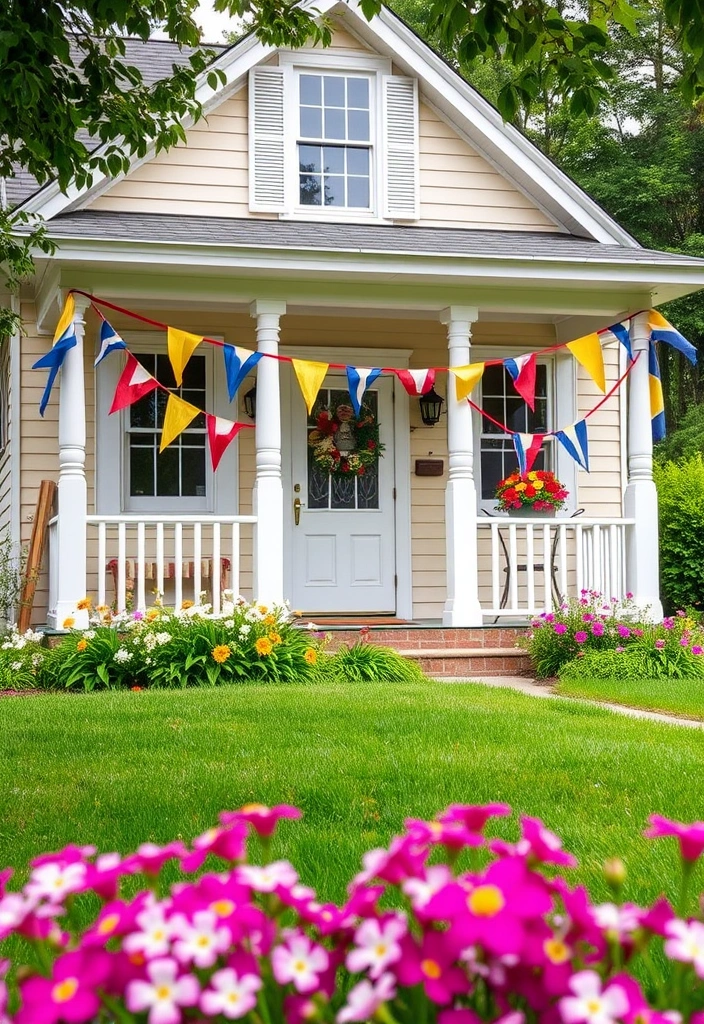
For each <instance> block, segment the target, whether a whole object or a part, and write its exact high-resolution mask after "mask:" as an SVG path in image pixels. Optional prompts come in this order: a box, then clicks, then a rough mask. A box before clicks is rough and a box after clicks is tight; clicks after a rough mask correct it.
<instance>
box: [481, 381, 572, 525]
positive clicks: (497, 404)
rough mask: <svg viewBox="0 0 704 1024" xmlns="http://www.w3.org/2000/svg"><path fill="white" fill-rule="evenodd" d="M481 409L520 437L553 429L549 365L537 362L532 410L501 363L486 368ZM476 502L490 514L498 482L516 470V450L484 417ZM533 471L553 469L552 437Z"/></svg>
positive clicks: (545, 444) (553, 440)
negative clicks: (478, 493)
mask: <svg viewBox="0 0 704 1024" xmlns="http://www.w3.org/2000/svg"><path fill="white" fill-rule="evenodd" d="M479 404H480V405H481V408H482V409H484V410H485V411H486V412H487V413H489V415H490V416H492V417H493V418H494V419H495V420H497V421H498V422H499V423H503V424H504V425H505V426H507V427H509V428H510V429H511V430H515V431H517V432H520V433H522V434H542V433H543V432H544V431H546V430H552V429H554V427H553V423H554V404H555V400H554V382H553V366H552V363H548V362H542V363H538V365H537V367H536V382H535V410H534V411H533V410H531V409H530V408H529V406H528V405H527V404H526V403H525V402H524V401H523V399H522V398H521V396H520V395H519V394H518V393H517V392H516V389H515V388H514V386H513V380H512V378H511V376H510V375H509V373H508V371H507V370H506V369H505V368H504V366H503V365H502V364H498V365H494V366H487V367H486V368H485V369H484V374H483V376H482V382H481V401H480V402H479ZM479 462H480V465H479V482H480V503H481V505H482V507H483V508H486V509H487V510H489V511H491V509H492V508H493V506H494V504H495V502H496V499H495V494H496V488H497V486H498V484H499V481H500V480H503V479H504V477H506V476H508V475H509V474H510V473H513V472H514V471H515V469H516V449H515V447H514V444H513V440H512V437H511V435H510V434H507V433H506V432H505V431H503V430H502V429H501V428H500V427H498V426H497V425H496V424H495V423H492V422H491V421H490V420H488V419H487V418H486V417H485V416H482V417H481V433H480V439H479ZM533 468H534V469H549V470H553V471H554V470H555V469H556V466H555V438H554V437H546V438H545V440H544V441H543V446H542V448H541V451H540V454H539V455H538V458H537V459H536V462H535V465H534V467H533Z"/></svg>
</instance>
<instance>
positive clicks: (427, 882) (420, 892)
mask: <svg viewBox="0 0 704 1024" xmlns="http://www.w3.org/2000/svg"><path fill="white" fill-rule="evenodd" d="M451 881H452V872H451V871H450V869H449V868H448V867H447V865H446V864H433V865H432V866H431V867H429V868H426V869H425V878H407V879H406V881H405V882H403V884H402V885H401V888H402V889H403V891H404V892H405V894H406V896H408V898H409V899H410V901H411V903H412V905H413V909H414V910H422V908H423V907H427V905H428V904H429V903H430V901H431V899H432V898H433V896H434V895H435V894H436V893H437V892H440V890H441V889H443V888H444V887H445V886H446V885H448V884H449V883H450V882H451Z"/></svg>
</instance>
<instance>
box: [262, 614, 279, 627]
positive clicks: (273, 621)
mask: <svg viewBox="0 0 704 1024" xmlns="http://www.w3.org/2000/svg"><path fill="white" fill-rule="evenodd" d="M275 624H276V616H275V615H267V617H266V618H265V619H264V625H265V626H273V625H275Z"/></svg>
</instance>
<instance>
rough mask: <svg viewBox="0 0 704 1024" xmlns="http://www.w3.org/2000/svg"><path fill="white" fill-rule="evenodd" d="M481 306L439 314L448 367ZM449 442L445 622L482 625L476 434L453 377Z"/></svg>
mask: <svg viewBox="0 0 704 1024" xmlns="http://www.w3.org/2000/svg"><path fill="white" fill-rule="evenodd" d="M478 315H479V311H478V310H477V309H476V308H475V307H473V306H449V307H448V308H447V309H444V310H443V311H442V313H441V314H440V320H441V322H442V323H444V324H447V338H448V350H449V362H448V365H449V366H466V365H467V363H469V361H470V340H471V337H472V333H471V325H472V324H473V323H474V321H475V320H476V319H477V317H478ZM447 447H448V453H449V472H448V481H447V487H446V488H445V531H446V534H445V536H446V539H445V551H446V568H447V599H446V601H445V608H444V611H443V616H442V621H443V625H445V626H481V624H482V610H481V607H480V605H479V587H478V575H477V490H476V487H475V484H474V439H473V436H472V410H471V408H470V406H469V403H468V402H467V401H466V400H465V399H462V401H459V402H458V401H457V396H456V393H455V378H454V377H453V375H452V374H448V381H447Z"/></svg>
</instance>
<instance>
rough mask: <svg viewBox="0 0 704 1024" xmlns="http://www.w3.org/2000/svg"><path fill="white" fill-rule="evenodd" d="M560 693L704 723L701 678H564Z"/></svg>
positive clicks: (558, 687) (559, 687) (557, 687)
mask: <svg viewBox="0 0 704 1024" xmlns="http://www.w3.org/2000/svg"><path fill="white" fill-rule="evenodd" d="M556 692H557V693H559V694H561V695H562V696H564V697H581V698H582V699H584V700H598V701H605V702H606V703H608V704H625V705H627V706H628V707H632V708H644V709H645V710H647V711H664V712H665V713H667V714H671V715H680V716H682V717H683V718H694V719H698V720H700V721H704V681H703V680H701V679H561V680H560V681H559V683H558V684H557V686H556Z"/></svg>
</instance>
